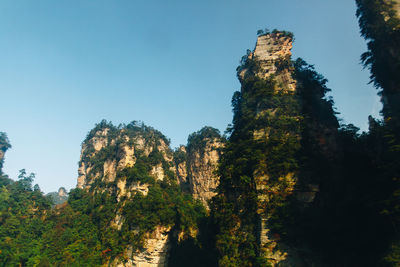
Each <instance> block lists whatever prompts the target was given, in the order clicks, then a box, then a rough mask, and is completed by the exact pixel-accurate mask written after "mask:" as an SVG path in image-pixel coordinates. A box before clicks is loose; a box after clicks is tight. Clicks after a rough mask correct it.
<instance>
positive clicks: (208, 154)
mask: <svg viewBox="0 0 400 267" xmlns="http://www.w3.org/2000/svg"><path fill="white" fill-rule="evenodd" d="M223 143H224V141H223V139H222V137H221V136H220V134H219V131H218V130H217V129H214V128H212V127H204V128H203V129H201V130H200V131H198V132H195V133H193V134H191V135H190V136H189V139H188V145H187V147H184V146H181V147H180V148H179V149H178V151H176V152H175V168H176V174H177V177H178V179H179V183H180V185H181V188H182V190H184V191H186V192H189V193H190V194H191V195H192V196H193V198H195V199H198V200H200V201H201V202H202V203H203V205H204V206H205V207H207V208H208V201H209V200H210V199H211V198H212V197H213V196H215V195H216V188H217V186H218V184H219V176H218V175H217V168H218V161H219V159H220V156H221V148H222V147H223Z"/></svg>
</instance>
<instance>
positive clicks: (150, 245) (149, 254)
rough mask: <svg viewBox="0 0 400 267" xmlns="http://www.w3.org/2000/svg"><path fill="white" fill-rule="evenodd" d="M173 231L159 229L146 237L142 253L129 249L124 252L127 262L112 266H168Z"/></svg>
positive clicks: (115, 262)
mask: <svg viewBox="0 0 400 267" xmlns="http://www.w3.org/2000/svg"><path fill="white" fill-rule="evenodd" d="M170 231H171V229H170V228H167V227H158V228H157V229H156V230H155V231H153V232H152V233H148V234H147V236H146V242H145V245H144V247H143V249H142V250H141V251H133V250H132V248H131V247H128V248H127V249H126V250H125V251H124V257H123V258H125V259H128V260H126V261H121V260H120V259H116V260H114V262H113V263H112V264H111V266H115V267H134V266H135V267H160V266H167V260H168V251H169V247H170V245H169V234H170Z"/></svg>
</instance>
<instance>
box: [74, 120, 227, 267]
mask: <svg viewBox="0 0 400 267" xmlns="http://www.w3.org/2000/svg"><path fill="white" fill-rule="evenodd" d="M221 147H222V139H221V137H220V135H219V132H218V130H216V129H213V128H211V127H205V128H203V129H202V130H200V131H199V132H196V133H195V134H193V135H191V136H190V137H189V139H188V146H187V147H184V146H181V147H180V148H179V149H177V150H176V151H175V152H173V151H172V150H171V149H170V147H169V143H168V140H167V139H166V138H165V137H164V136H163V135H162V134H161V133H160V132H158V131H156V130H155V129H153V128H151V127H147V126H144V125H138V124H136V123H133V124H129V125H123V126H120V127H115V126H113V125H112V124H110V123H107V122H102V123H100V124H99V125H97V126H96V127H95V128H94V129H93V130H92V131H90V132H89V134H88V136H87V138H86V139H85V141H84V142H83V144H82V151H81V158H80V162H79V171H78V173H79V177H78V183H77V187H78V188H81V189H84V190H87V191H89V192H91V193H92V194H98V195H102V194H103V193H108V194H109V195H111V196H112V198H115V199H116V202H117V204H116V207H115V211H114V212H115V215H114V217H113V219H112V220H111V221H110V222H109V227H111V228H113V229H116V230H118V231H126V229H127V227H130V226H127V225H129V222H128V221H127V219H126V218H125V217H124V216H125V215H124V207H125V206H128V205H129V204H130V203H131V202H132V201H133V200H134V197H135V196H136V195H137V194H140V195H141V197H148V196H149V192H150V190H151V187H152V186H154V185H155V184H156V183H158V185H159V184H160V183H162V182H167V183H175V182H176V183H177V184H178V185H179V186H180V187H181V189H182V190H183V191H185V192H187V193H190V194H192V195H193V197H194V198H196V199H199V200H201V201H202V202H203V203H204V205H206V206H207V201H208V200H209V199H210V198H211V197H212V196H214V195H215V189H216V187H217V185H218V176H217V175H216V173H215V171H216V168H217V163H218V160H219V149H220V148H221ZM137 175H139V176H141V177H137ZM149 177H151V179H152V181H149V180H148V179H150V178H149ZM146 181H148V182H146ZM150 197H153V198H154V197H155V196H154V195H153V196H150ZM155 201H158V200H157V199H156V200H155ZM154 205H155V206H157V205H158V203H155V204H154ZM125 214H126V213H125ZM124 229H125V230H124ZM171 229H172V226H168V227H167V226H162V225H158V226H156V228H155V230H154V231H152V232H144V233H143V232H141V233H143V234H144V235H142V238H143V245H142V246H141V248H140V249H137V247H138V246H137V245H136V249H133V247H129V246H128V247H126V248H125V250H124V255H123V256H121V257H117V258H115V259H112V260H111V261H110V262H109V263H110V264H111V265H112V266H150V267H152V266H154V267H155V266H165V265H166V262H167V259H168V250H169V247H170V244H169V243H170V242H171V241H170V239H169V235H171V234H172V233H171ZM129 231H131V234H135V231H137V232H140V229H132V228H130V230H129ZM132 231H133V232H132ZM194 237H195V235H194V236H193V238H194Z"/></svg>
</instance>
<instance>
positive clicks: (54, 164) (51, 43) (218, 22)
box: [0, 0, 380, 192]
mask: <svg viewBox="0 0 400 267" xmlns="http://www.w3.org/2000/svg"><path fill="white" fill-rule="evenodd" d="M0 25H1V27H0V51H1V52H0V93H1V94H0V95H1V102H0V114H1V116H0V131H4V132H6V133H7V134H8V137H9V139H10V141H11V144H12V146H13V147H12V149H10V150H9V151H8V152H7V154H6V161H5V166H4V167H5V168H4V171H5V172H6V173H7V174H8V175H9V176H10V177H11V178H14V179H15V178H16V177H17V174H18V170H19V169H22V168H26V170H27V171H28V172H34V173H36V180H35V183H38V184H39V185H40V187H41V188H42V190H43V191H45V192H49V191H56V190H57V189H58V187H60V186H65V187H66V188H67V189H70V188H72V187H75V185H76V178H77V168H78V164H77V163H78V161H79V154H80V145H81V142H82V140H83V139H84V138H85V136H86V134H87V132H88V131H89V130H90V129H91V128H92V127H93V126H94V124H95V123H97V122H99V121H100V120H101V119H107V120H111V121H112V122H113V123H114V124H119V123H129V122H130V121H132V120H141V121H144V122H145V123H146V124H147V125H150V126H153V127H155V128H156V129H159V130H160V131H161V132H163V133H164V134H165V135H166V136H167V137H169V138H171V141H172V147H176V146H178V145H179V144H185V143H186V139H187V136H188V135H189V134H190V133H192V132H194V131H197V130H199V129H200V128H202V127H203V126H205V125H210V126H213V127H216V128H218V129H220V130H221V132H223V131H224V130H225V128H226V126H227V124H228V123H230V122H231V118H232V113H231V106H230V100H231V97H232V94H233V92H234V91H235V90H238V89H239V88H240V85H239V82H238V81H237V79H236V73H235V69H236V66H237V65H238V62H239V60H240V58H241V57H242V56H243V55H244V54H245V52H246V49H253V48H254V45H255V41H256V32H257V30H258V29H261V28H269V29H274V28H278V29H282V30H289V31H292V32H294V34H295V38H296V41H295V48H294V49H293V52H294V58H296V57H302V58H304V59H305V60H306V61H307V62H309V63H310V64H314V65H315V67H316V69H317V71H318V72H320V73H322V74H323V75H324V76H325V77H326V78H328V80H329V86H330V87H331V88H332V89H333V92H332V95H333V97H334V100H335V102H336V107H337V109H338V111H339V112H341V115H340V116H341V117H342V118H344V120H345V122H347V123H350V122H351V123H354V124H355V125H357V126H359V127H361V128H362V129H367V117H368V115H369V114H373V115H375V116H377V115H378V111H379V110H380V104H379V100H378V98H377V96H376V90H375V89H374V88H372V86H371V85H368V84H367V83H368V76H369V73H368V71H367V70H362V66H361V65H360V63H359V57H360V54H361V53H362V52H364V51H365V50H366V46H365V42H364V40H363V39H361V38H360V36H359V29H358V25H357V20H356V17H355V3H354V1H351V0H336V1H321V0H286V1H281V0H263V1H252V0H246V1H244V0H229V1H228V0H224V1H222V0H221V1H218V0H208V1H205V0H203V1H187V0H182V1H165V0H159V1H153V0H148V1H133V0H129V1H128V0H126V1H123V0H115V1H101V0H64V1H62V0H58V1H53V0H47V1H46V0H36V1H31V0H19V1H15V0H3V1H1V2H0Z"/></svg>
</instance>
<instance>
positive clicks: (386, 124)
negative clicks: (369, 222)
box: [356, 0, 400, 266]
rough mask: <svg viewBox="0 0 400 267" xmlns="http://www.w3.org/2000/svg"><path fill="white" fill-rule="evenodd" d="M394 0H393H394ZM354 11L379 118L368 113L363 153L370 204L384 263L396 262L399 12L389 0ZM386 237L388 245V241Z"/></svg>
mask: <svg viewBox="0 0 400 267" xmlns="http://www.w3.org/2000/svg"><path fill="white" fill-rule="evenodd" d="M397 2H398V1H397ZM356 3H357V17H358V19H359V25H360V29H361V35H362V36H363V37H364V38H365V39H366V41H367V45H368V50H367V52H365V53H364V54H363V55H362V56H361V60H362V62H363V63H364V66H365V67H366V68H368V69H369V70H370V73H371V76H370V78H371V82H372V83H373V84H374V85H375V87H376V88H377V89H378V90H379V94H380V95H381V101H382V104H383V109H382V111H381V113H382V115H383V117H384V120H383V122H377V121H375V120H373V119H372V118H371V119H370V133H369V135H368V136H367V137H365V138H364V139H368V141H369V143H368V151H370V153H369V154H368V155H369V157H370V162H371V163H372V164H371V165H372V166H373V171H375V173H376V178H375V181H374V180H373V181H374V184H373V185H374V186H375V190H374V192H379V194H377V193H375V194H374V196H376V197H374V200H375V201H374V202H373V203H372V204H373V207H374V208H375V209H376V212H377V213H379V214H380V216H375V217H376V218H380V219H381V220H383V221H384V222H385V224H384V226H383V227H385V230H384V231H383V230H382V231H380V232H381V237H380V239H379V240H380V243H381V247H382V248H381V251H382V250H386V256H382V255H379V256H380V258H381V259H382V258H384V261H383V262H384V263H382V262H381V263H380V264H389V265H392V266H398V265H399V264H400V260H399V258H400V253H399V246H398V244H399V240H400V234H399V232H398V229H399V227H400V201H399V197H398V196H399V192H400V179H399V178H400V166H399V162H400V77H399V73H400V50H399V42H400V17H399V13H398V6H397V10H396V8H395V5H396V4H398V3H396V2H394V1H383V0H357V1H356ZM390 243H391V245H389V244H390Z"/></svg>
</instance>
